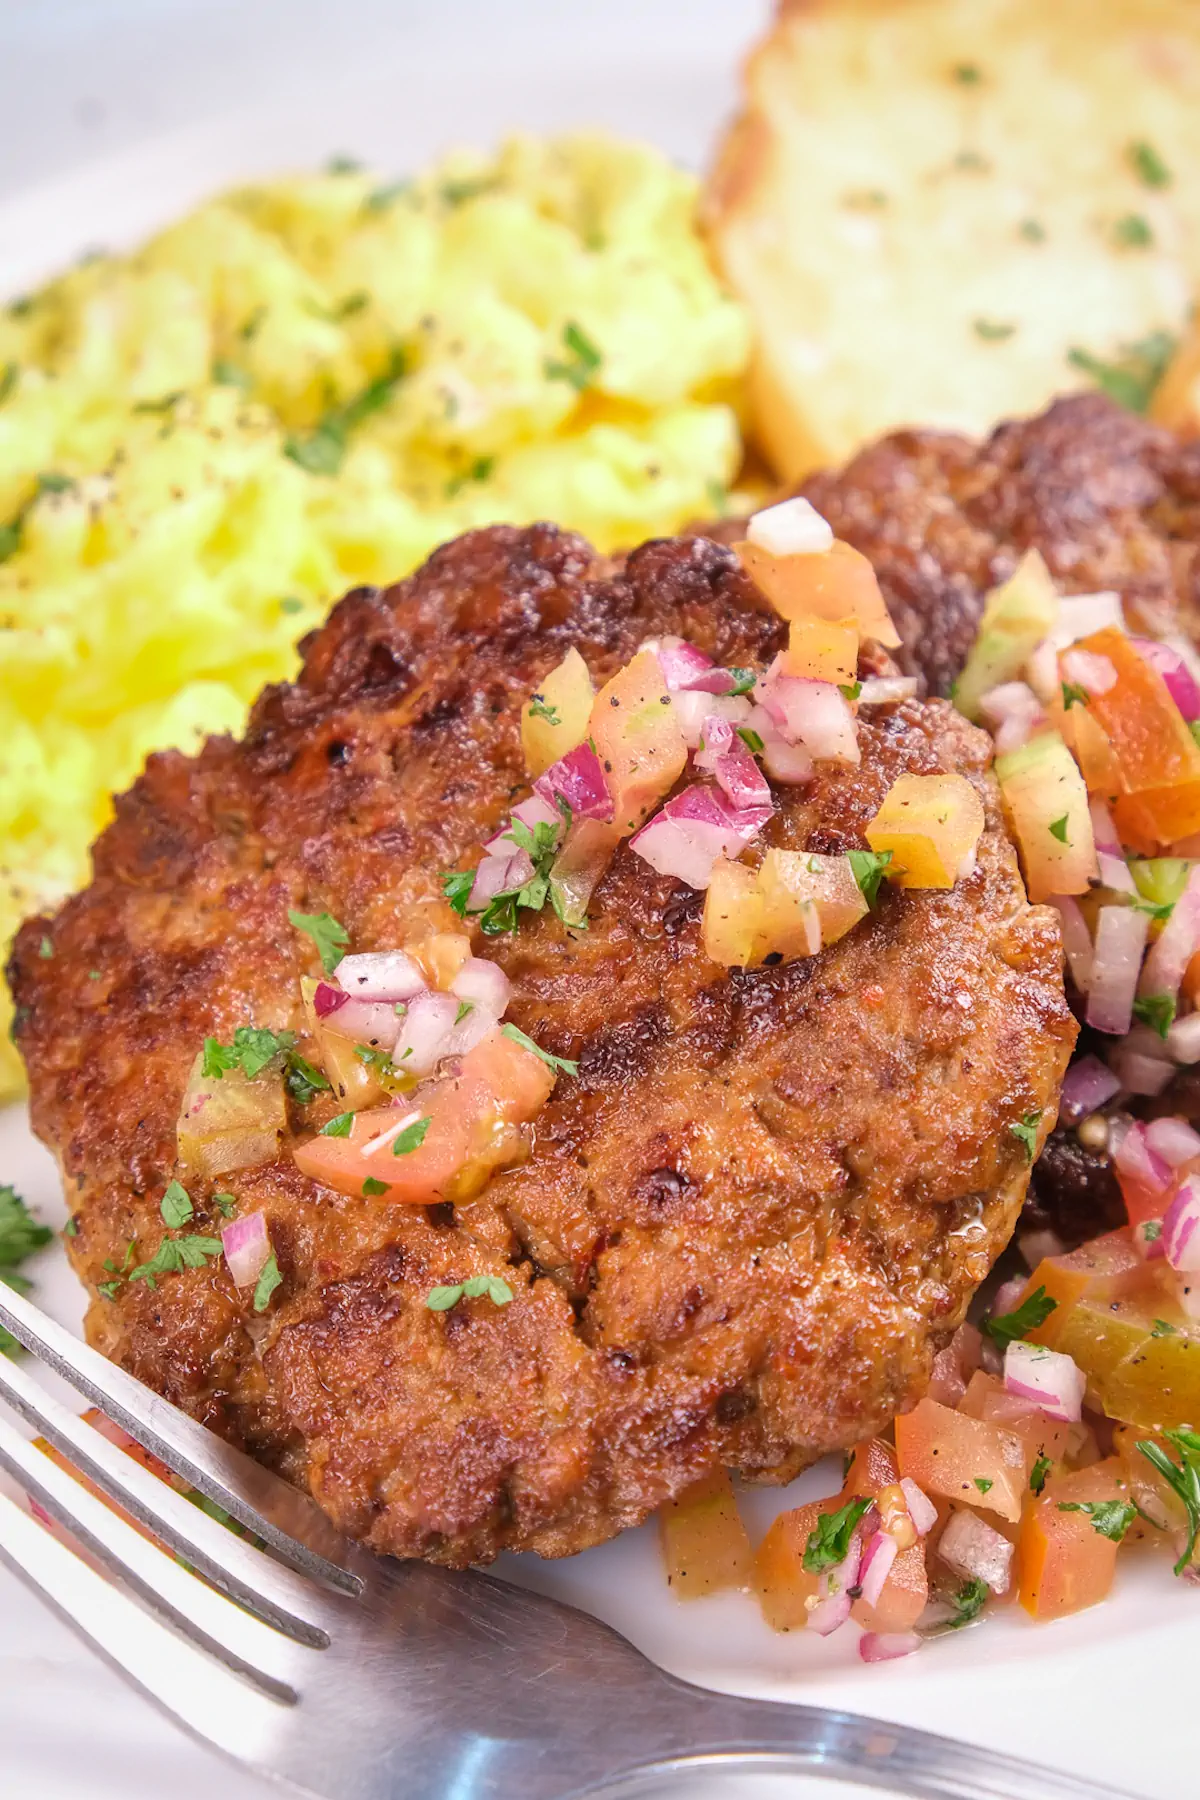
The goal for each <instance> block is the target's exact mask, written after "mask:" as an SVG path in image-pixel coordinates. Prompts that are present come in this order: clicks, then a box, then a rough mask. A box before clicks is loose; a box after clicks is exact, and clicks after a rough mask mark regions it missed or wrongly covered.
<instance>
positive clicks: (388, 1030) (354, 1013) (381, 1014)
mask: <svg viewBox="0 0 1200 1800" xmlns="http://www.w3.org/2000/svg"><path fill="white" fill-rule="evenodd" d="M318 991H319V990H318ZM313 1003H314V1007H315V1004H316V996H315V995H314V997H313ZM402 1004H406V1003H405V1002H401V1001H393V1000H353V999H351V998H350V996H349V995H347V997H346V1002H345V1005H344V1006H339V1007H338V1009H337V1011H336V1012H333V1013H328V1014H326V1016H325V1017H324V1018H323V1019H322V1021H321V1023H322V1025H324V1027H325V1029H326V1030H327V1031H333V1032H336V1033H337V1035H338V1037H345V1038H352V1039H353V1040H354V1042H355V1043H356V1044H368V1045H369V1046H370V1047H371V1049H373V1050H390V1049H391V1047H392V1045H393V1044H394V1043H395V1042H396V1039H397V1038H398V1037H399V1035H400V1020H399V1017H398V1016H397V1013H396V1007H397V1006H398V1005H402Z"/></svg>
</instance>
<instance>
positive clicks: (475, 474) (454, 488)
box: [446, 456, 496, 500]
mask: <svg viewBox="0 0 1200 1800" xmlns="http://www.w3.org/2000/svg"><path fill="white" fill-rule="evenodd" d="M495 467H496V459H495V457H494V456H477V457H476V458H475V461H474V462H473V463H472V464H471V466H470V468H469V469H464V470H463V472H462V473H461V474H460V475H454V476H452V477H451V479H450V480H449V481H448V482H447V483H446V498H447V500H453V499H454V497H455V495H456V494H461V493H462V491H463V489H464V488H465V487H466V486H467V484H468V483H469V482H472V481H475V482H479V481H486V480H487V479H488V477H489V476H490V475H491V473H492V470H493V469H494V468H495Z"/></svg>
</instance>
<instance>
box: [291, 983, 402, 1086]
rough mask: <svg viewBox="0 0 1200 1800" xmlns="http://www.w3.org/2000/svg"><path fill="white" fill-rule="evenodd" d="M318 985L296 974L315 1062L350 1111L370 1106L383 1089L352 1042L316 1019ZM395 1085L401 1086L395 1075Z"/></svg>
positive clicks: (375, 1074)
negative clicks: (298, 978) (313, 1046)
mask: <svg viewBox="0 0 1200 1800" xmlns="http://www.w3.org/2000/svg"><path fill="white" fill-rule="evenodd" d="M319 986H320V983H319V982H318V981H315V980H314V979H313V977H312V976H311V975H302V976H301V977H300V997H301V999H302V1000H303V1002H304V1015H305V1018H306V1019H307V1021H308V1029H309V1031H310V1032H311V1033H312V1037H313V1042H314V1043H315V1045H316V1047H317V1061H318V1062H319V1063H320V1065H321V1067H322V1069H323V1070H324V1071H325V1074H326V1076H327V1077H328V1079H329V1081H330V1083H331V1085H332V1087H333V1091H334V1094H335V1095H336V1096H337V1098H338V1099H339V1100H340V1101H341V1102H342V1104H343V1105H344V1106H345V1107H346V1108H347V1110H348V1111H350V1112H359V1111H361V1110H362V1109H363V1108H364V1107H368V1106H374V1105H375V1104H376V1102H377V1101H379V1100H382V1099H383V1096H384V1094H385V1093H386V1092H387V1090H386V1088H385V1087H384V1085H383V1083H382V1082H381V1081H380V1080H379V1077H378V1075H377V1073H376V1072H375V1070H374V1069H373V1068H371V1067H369V1066H368V1064H366V1063H364V1062H363V1060H362V1058H361V1057H360V1056H356V1055H355V1053H354V1052H355V1045H354V1044H352V1043H351V1041H350V1039H349V1038H348V1037H343V1036H342V1034H341V1032H339V1031H329V1030H327V1029H326V1026H325V1024H324V1022H323V1020H321V1019H318V1017H317V1013H316V1008H315V1006H314V1005H313V996H314V994H315V993H316V991H317V988H318V987H319ZM396 1085H397V1087H399V1086H400V1085H401V1081H400V1078H399V1077H397V1081H396Z"/></svg>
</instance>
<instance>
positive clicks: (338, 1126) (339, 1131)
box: [317, 1112, 354, 1137]
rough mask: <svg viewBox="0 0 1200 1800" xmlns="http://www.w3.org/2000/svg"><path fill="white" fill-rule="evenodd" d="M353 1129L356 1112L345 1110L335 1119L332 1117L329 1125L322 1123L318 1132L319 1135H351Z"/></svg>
mask: <svg viewBox="0 0 1200 1800" xmlns="http://www.w3.org/2000/svg"><path fill="white" fill-rule="evenodd" d="M353 1130H354V1114H353V1113H352V1112H344V1113H339V1114H338V1115H337V1117H336V1118H335V1119H330V1121H329V1123H328V1125H322V1127H321V1129H320V1131H319V1132H318V1133H317V1136H318V1137H349V1136H350V1133H351V1132H352V1131H353Z"/></svg>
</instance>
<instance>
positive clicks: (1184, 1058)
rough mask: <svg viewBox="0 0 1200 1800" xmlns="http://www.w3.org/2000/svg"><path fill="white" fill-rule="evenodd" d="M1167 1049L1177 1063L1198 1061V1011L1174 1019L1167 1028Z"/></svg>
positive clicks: (1199, 1045) (1199, 1019) (1199, 1038)
mask: <svg viewBox="0 0 1200 1800" xmlns="http://www.w3.org/2000/svg"><path fill="white" fill-rule="evenodd" d="M1167 1050H1168V1053H1169V1054H1170V1056H1171V1058H1172V1059H1173V1061H1175V1062H1177V1063H1195V1062H1200V1012H1193V1013H1189V1014H1188V1015H1187V1018H1186V1019H1176V1020H1175V1022H1174V1024H1173V1025H1171V1026H1170V1027H1169V1028H1168V1030H1167Z"/></svg>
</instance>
